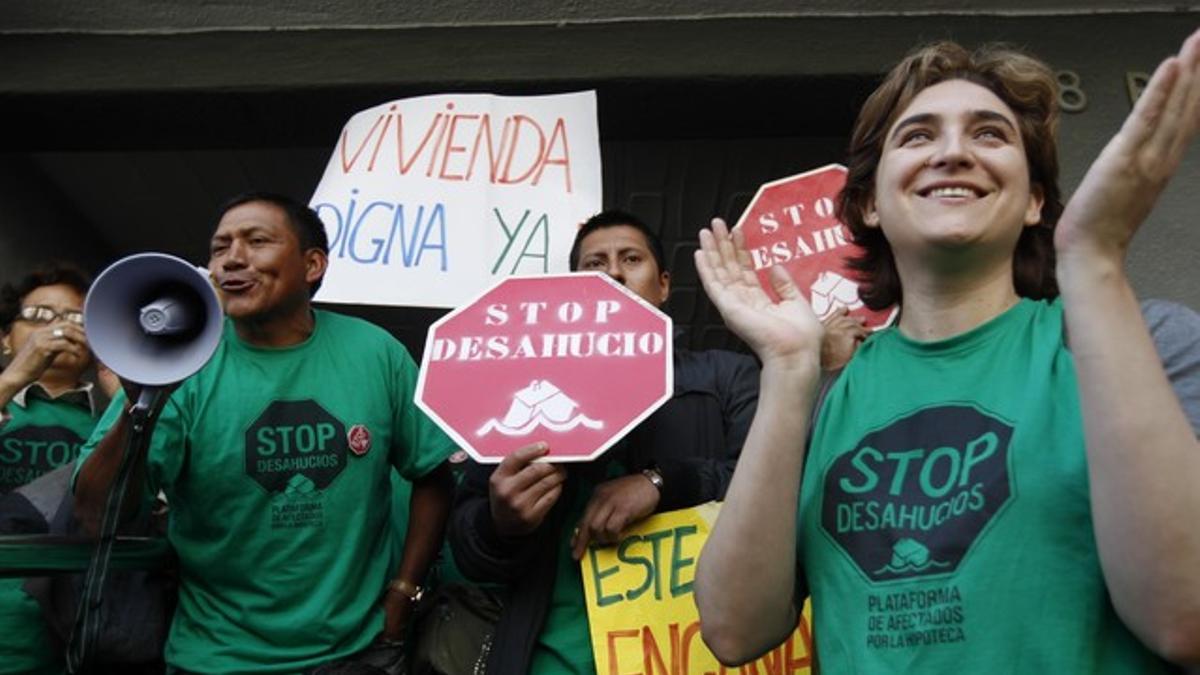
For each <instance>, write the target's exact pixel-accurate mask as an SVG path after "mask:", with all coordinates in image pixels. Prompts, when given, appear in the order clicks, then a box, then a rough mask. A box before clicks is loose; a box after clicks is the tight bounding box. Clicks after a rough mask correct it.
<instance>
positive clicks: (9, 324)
mask: <svg viewBox="0 0 1200 675" xmlns="http://www.w3.org/2000/svg"><path fill="white" fill-rule="evenodd" d="M90 284H91V279H90V278H89V276H88V275H87V274H86V273H85V272H83V271H82V270H80V269H78V268H77V267H75V266H73V265H69V264H63V263H49V264H46V265H43V266H42V267H40V268H38V269H36V270H35V271H33V272H31V273H29V274H27V275H26V276H25V277H24V278H22V279H21V280H20V281H18V282H16V283H15V284H7V285H5V286H4V287H3V288H2V289H0V328H3V332H4V338H3V353H4V358H5V362H6V365H5V367H4V370H3V371H0V497H2V496H4V495H6V494H8V493H9V492H11V491H13V490H14V489H16V488H18V487H21V486H23V485H26V484H27V483H30V482H32V481H33V480H34V479H36V478H38V477H39V476H41V475H42V474H45V473H48V472H50V471H52V470H54V469H56V468H58V467H60V466H65V465H67V464H70V463H71V462H72V461H74V460H75V458H76V457H78V455H79V449H80V447H81V446H82V445H83V442H84V440H85V439H86V438H87V437H88V436H89V435H90V434H91V432H92V429H93V428H94V427H95V426H96V421H97V419H98V416H99V414H100V412H101V411H103V409H104V408H103V406H102V405H101V403H102V401H100V400H99V399H100V398H102V396H101V392H98V391H96V389H97V387H96V386H95V385H94V384H93V383H92V382H88V381H85V376H86V373H87V372H88V370H89V367H90V366H91V365H92V360H93V359H92V354H91V351H90V350H89V349H88V344H87V338H86V336H85V335H84V331H83V299H84V296H85V295H86V294H87V290H88V286H89V285H90ZM114 383H115V378H114ZM105 393H107V394H111V391H109V392H105ZM104 398H106V397H104ZM0 511H4V509H0ZM5 512H7V511H5ZM23 582H24V580H23V579H0V673H54V672H57V673H61V672H62V669H63V664H62V658H61V655H59V654H58V653H56V652H55V651H54V650H53V649H52V647H51V642H50V639H49V637H48V633H47V630H46V627H45V624H44V622H43V621H42V615H41V610H40V609H39V608H38V605H37V603H36V602H34V600H33V599H32V598H31V597H29V595H27V594H26V593H25V591H24V590H23V588H22V584H23Z"/></svg>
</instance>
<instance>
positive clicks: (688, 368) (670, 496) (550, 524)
mask: <svg viewBox="0 0 1200 675" xmlns="http://www.w3.org/2000/svg"><path fill="white" fill-rule="evenodd" d="M674 367H675V393H674V395H673V396H672V397H671V399H670V400H669V401H667V402H666V403H665V404H664V405H663V407H661V408H659V409H658V410H657V411H655V413H654V414H653V415H651V416H650V417H649V418H647V419H646V420H645V421H644V422H642V424H640V425H639V426H638V427H637V428H635V429H634V430H633V431H632V432H630V433H629V435H627V436H626V437H625V438H624V439H622V440H621V441H620V442H619V443H617V444H616V445H615V446H613V448H611V449H610V450H609V451H608V452H607V453H605V455H604V456H603V457H601V458H600V459H598V460H596V461H595V462H591V463H589V464H586V465H575V466H571V467H570V468H569V474H568V479H567V484H566V487H565V489H564V490H563V494H562V495H561V496H560V497H559V499H558V502H557V503H556V504H555V506H554V508H553V509H551V511H550V514H549V515H548V516H547V517H546V520H545V521H544V522H543V523H542V525H541V526H540V527H539V528H538V529H537V530H535V531H534V532H533V533H531V534H529V535H526V536H523V537H502V536H500V535H499V534H498V533H497V532H496V528H495V523H493V521H492V518H491V510H490V508H489V505H488V478H489V477H490V476H491V472H492V470H493V469H494V467H492V466H473V467H471V468H470V469H468V471H467V475H466V478H465V479H464V481H463V483H462V485H460V487H459V492H458V496H457V500H456V504H455V508H454V511H453V512H452V514H451V516H450V530H449V534H448V537H449V540H450V545H451V548H452V550H453V552H454V559H455V562H456V563H457V565H458V567H459V569H460V570H462V572H463V574H464V575H466V576H467V577H468V578H470V579H474V580H476V581H481V582H493V583H501V584H505V585H506V586H507V593H506V597H505V606H504V612H503V614H502V615H501V617H500V621H499V623H498V624H497V626H496V632H495V636H494V638H493V642H492V648H491V653H490V654H489V658H488V672H489V673H494V674H498V675H518V674H522V673H527V672H528V671H529V664H530V659H531V658H532V655H533V648H534V646H535V645H536V643H537V639H538V636H539V635H540V634H541V632H542V625H543V623H544V622H545V619H546V612H547V610H548V608H549V605H550V596H551V593H552V592H553V589H554V582H555V578H554V577H555V569H556V567H555V562H556V561H555V551H557V550H558V548H559V546H558V544H559V542H556V541H555V538H554V536H552V535H550V534H549V533H553V532H560V531H562V530H561V527H562V520H563V518H565V517H566V510H567V507H566V506H565V505H567V504H571V503H573V502H574V500H575V497H576V495H577V492H578V490H580V489H588V488H586V487H583V486H591V485H595V484H597V483H598V482H600V481H601V480H603V479H604V476H605V475H606V473H607V469H608V465H609V464H610V463H611V462H613V461H619V462H620V463H621V465H622V466H623V467H625V469H626V470H627V471H628V472H629V473H635V472H639V471H641V470H642V469H644V468H648V467H656V468H657V469H658V470H659V472H660V473H661V474H662V476H663V488H662V495H661V498H660V500H659V505H658V510H659V511H671V510H674V509H680V508H684V507H687V506H695V505H697V504H703V503H705V502H708V501H712V500H719V499H722V498H724V496H725V491H726V489H727V488H728V487H729V481H730V479H731V478H732V477H733V469H734V465H735V464H736V462H737V458H738V455H739V454H740V453H741V449H742V443H743V442H744V441H745V440H746V433H747V432H748V431H749V429H750V422H751V420H752V419H753V417H754V411H755V409H756V407H757V404H758V366H757V364H756V363H755V362H754V359H752V358H751V357H749V356H746V355H743V354H735V353H733V352H727V351H719V350H712V351H703V352H692V351H688V350H683V349H676V350H675V357H674Z"/></svg>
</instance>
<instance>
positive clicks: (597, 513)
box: [571, 501, 613, 560]
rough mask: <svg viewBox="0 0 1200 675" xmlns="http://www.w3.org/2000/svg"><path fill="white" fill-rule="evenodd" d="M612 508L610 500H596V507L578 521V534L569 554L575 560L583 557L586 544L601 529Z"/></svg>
mask: <svg viewBox="0 0 1200 675" xmlns="http://www.w3.org/2000/svg"><path fill="white" fill-rule="evenodd" d="M612 509H613V507H612V504H611V503H610V502H608V501H598V502H597V504H596V508H595V509H594V510H593V511H592V513H591V514H590V515H589V516H588V517H587V519H586V520H580V521H579V536H578V537H577V538H576V539H575V546H574V547H573V548H572V551H571V555H572V556H574V557H575V559H576V560H579V559H581V558H583V554H584V552H586V551H587V547H588V544H590V543H591V542H592V540H593V539H594V538H595V537H596V536H597V535H598V534H599V533H600V532H601V531H602V529H603V527H604V523H605V521H607V520H608V517H609V514H611V513H612Z"/></svg>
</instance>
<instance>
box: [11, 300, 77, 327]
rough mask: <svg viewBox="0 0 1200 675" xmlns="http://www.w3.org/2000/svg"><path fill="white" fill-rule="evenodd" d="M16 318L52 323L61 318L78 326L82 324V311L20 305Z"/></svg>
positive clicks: (32, 321)
mask: <svg viewBox="0 0 1200 675" xmlns="http://www.w3.org/2000/svg"><path fill="white" fill-rule="evenodd" d="M17 318H18V319H24V320H25V321H28V322H30V323H54V322H55V321H58V320H59V319H62V320H63V321H70V322H71V323H73V324H76V325H78V326H82V325H83V312H80V311H79V310H75V309H64V310H63V311H61V312H60V311H58V310H56V309H54V308H53V307H47V306H45V305H30V306H28V307H22V308H21V311H20V312H18V313H17Z"/></svg>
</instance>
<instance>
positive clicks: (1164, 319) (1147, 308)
mask: <svg viewBox="0 0 1200 675" xmlns="http://www.w3.org/2000/svg"><path fill="white" fill-rule="evenodd" d="M1140 307H1141V310H1142V318H1143V319H1145V321H1146V325H1147V326H1148V327H1149V328H1150V332H1151V333H1153V332H1155V330H1156V329H1163V328H1165V329H1171V328H1177V327H1194V326H1197V325H1200V314H1197V313H1196V312H1195V310H1193V309H1192V308H1191V307H1188V306H1187V305H1183V304H1180V303H1178V302H1173V301H1171V300H1162V299H1160V298H1147V299H1145V300H1143V301H1142V302H1141V304H1140Z"/></svg>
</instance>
